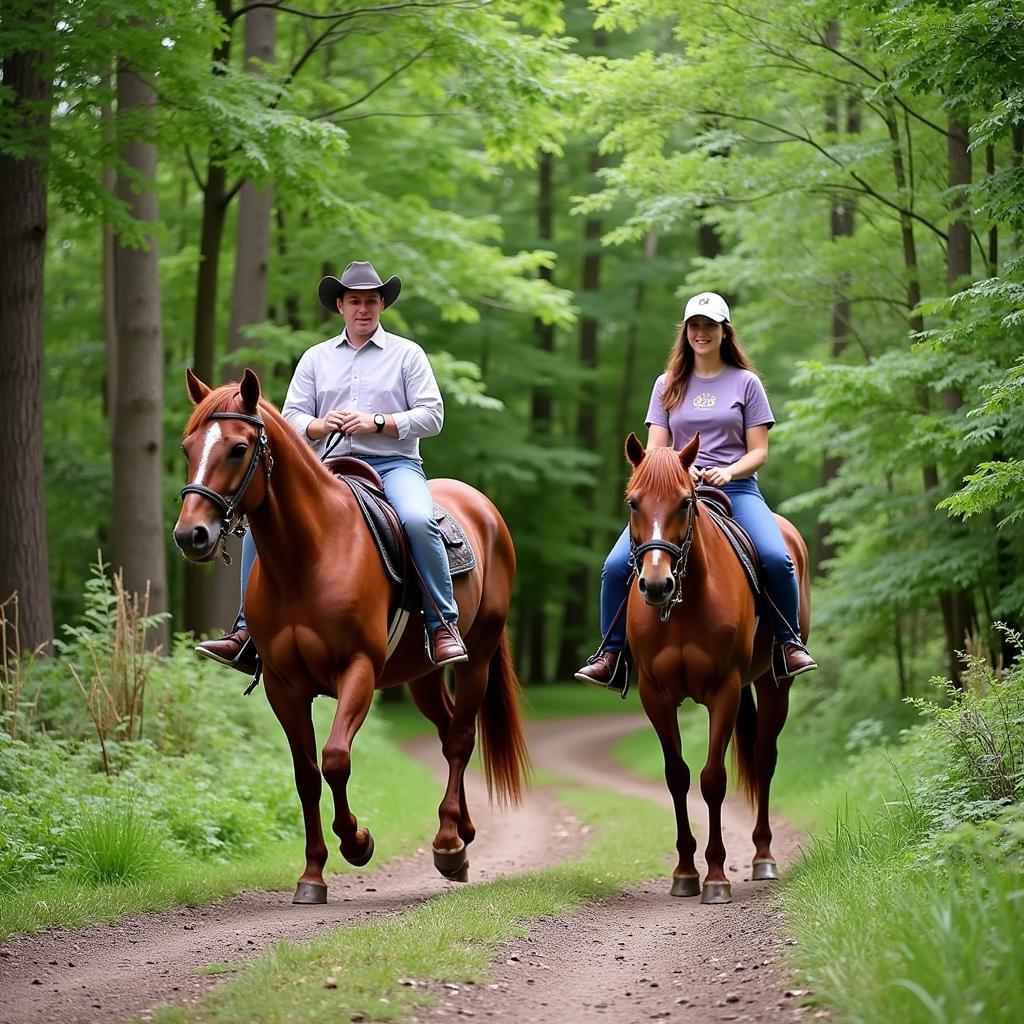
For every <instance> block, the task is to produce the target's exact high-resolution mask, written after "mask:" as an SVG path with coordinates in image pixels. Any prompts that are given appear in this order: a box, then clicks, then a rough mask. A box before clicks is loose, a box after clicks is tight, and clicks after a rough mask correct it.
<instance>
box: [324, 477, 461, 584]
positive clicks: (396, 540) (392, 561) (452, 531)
mask: <svg viewBox="0 0 1024 1024" xmlns="http://www.w3.org/2000/svg"><path fill="white" fill-rule="evenodd" d="M339 479H341V480H344V481H345V483H346V484H348V486H349V488H350V489H351V490H352V494H353V495H354V496H355V499H356V502H357V504H358V505H359V508H360V511H361V512H362V513H363V518H364V519H365V520H366V525H367V527H368V528H369V530H370V535H371V536H372V537H373V540H374V543H375V544H376V545H377V550H378V551H379V552H380V557H381V561H382V562H383V563H384V568H385V569H386V570H387V574H388V575H389V576H390V577H391V579H392V580H393V581H394V582H395V583H397V584H402V583H405V582H406V579H407V578H408V575H409V565H408V562H409V558H408V542H407V541H406V538H405V531H404V530H403V529H402V525H401V523H400V522H399V520H398V515H397V513H396V512H395V510H394V509H393V508H392V507H391V505H389V504H388V502H387V500H386V499H385V497H384V495H383V494H382V493H381V492H380V491H379V490H378V489H377V488H376V487H373V486H372V485H370V484H368V483H366V482H365V481H364V480H361V479H358V478H353V477H348V476H342V477H340V478H339ZM433 515H434V521H435V522H436V523H437V526H438V529H439V530H440V531H441V539H442V540H443V541H444V550H445V553H446V554H447V555H448V569H449V571H450V572H451V574H452V576H458V575H461V574H462V573H467V572H470V571H471V570H473V569H475V568H476V556H475V554H474V553H473V548H472V547H471V546H470V543H469V541H468V540H467V539H466V534H465V532H464V531H463V529H462V526H461V524H460V523H459V521H458V520H457V519H456V518H455V517H454V516H453V515H452V514H451V513H450V512H449V511H448V510H447V509H444V508H442V507H441V506H440V505H436V504H435V505H434V512H433Z"/></svg>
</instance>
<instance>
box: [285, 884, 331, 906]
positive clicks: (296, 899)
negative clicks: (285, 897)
mask: <svg viewBox="0 0 1024 1024" xmlns="http://www.w3.org/2000/svg"><path fill="white" fill-rule="evenodd" d="M326 902H327V886H326V885H322V884H321V883H320V882H299V884H298V885H297V886H295V895H294V896H293V897H292V903H304V904H307V905H308V904H316V903H326Z"/></svg>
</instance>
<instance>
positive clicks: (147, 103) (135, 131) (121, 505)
mask: <svg viewBox="0 0 1024 1024" xmlns="http://www.w3.org/2000/svg"><path fill="white" fill-rule="evenodd" d="M155 103H156V97H155V93H154V91H153V89H152V88H151V87H150V85H149V84H148V83H147V82H146V81H144V79H143V78H142V76H141V75H140V74H139V73H138V71H137V70H136V69H135V68H134V67H133V66H132V65H131V64H130V63H123V64H122V65H121V67H120V68H119V69H118V72H117V116H118V120H119V122H120V123H121V125H122V126H131V127H130V128H126V133H127V138H125V140H124V142H123V145H122V146H121V162H122V166H123V168H124V170H123V171H122V173H121V174H120V175H119V176H118V186H117V194H118V198H119V199H120V200H121V201H122V202H123V203H124V204H125V206H126V207H127V209H128V210H129V212H130V215H131V217H132V219H133V220H135V221H137V222H139V224H140V226H142V227H144V229H146V230H147V231H148V232H149V233H148V234H146V235H145V236H144V237H145V240H144V242H143V244H142V246H141V247H138V248H133V247H129V246H127V245H125V244H124V239H123V237H120V236H119V237H118V239H117V244H116V247H115V256H114V262H115V268H116V270H115V289H114V290H115V304H116V307H117V336H118V346H117V400H116V405H115V410H114V434H113V456H114V474H113V475H114V484H113V506H114V508H113V535H112V564H113V567H114V569H115V571H116V570H118V569H120V570H122V571H123V573H124V585H125V589H126V590H127V591H128V592H129V593H133V594H137V595H140V596H141V595H145V594H147V593H148V609H149V612H150V613H156V612H163V611H166V610H167V566H166V554H165V547H164V545H165V543H166V532H165V530H164V518H163V408H164V405H163V399H164V389H163V364H164V352H163V331H162V326H161V314H160V265H159V249H158V246H157V239H156V236H155V234H153V231H152V229H153V227H154V226H155V225H156V224H157V221H158V219H159V212H158V207H157V197H156V192H155V187H156V167H157V148H156V145H155V143H154V142H153V141H152V130H153V121H154V107H155ZM169 637H170V632H169V626H168V624H167V623H166V622H164V623H162V624H161V625H160V626H159V627H158V628H157V629H156V630H154V632H153V634H152V635H151V638H150V639H151V641H152V642H153V643H155V644H160V645H162V646H163V648H164V650H166V649H167V645H168V640H169Z"/></svg>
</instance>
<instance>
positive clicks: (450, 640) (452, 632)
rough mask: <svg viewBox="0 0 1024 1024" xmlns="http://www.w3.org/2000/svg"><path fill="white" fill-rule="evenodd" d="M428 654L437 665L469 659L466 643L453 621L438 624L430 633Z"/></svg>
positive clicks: (452, 663) (451, 663)
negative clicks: (441, 624)
mask: <svg viewBox="0 0 1024 1024" xmlns="http://www.w3.org/2000/svg"><path fill="white" fill-rule="evenodd" d="M427 654H428V656H429V657H430V660H431V661H432V662H433V663H434V664H435V665H454V664H455V663H456V662H459V661H469V655H468V654H467V653H466V645H465V643H463V640H462V637H461V636H460V635H459V628H458V626H456V625H455V624H454V623H451V622H449V623H447V624H446V625H443V626H438V627H437V629H435V630H434V631H433V632H432V633H431V634H430V643H429V645H428V648H427Z"/></svg>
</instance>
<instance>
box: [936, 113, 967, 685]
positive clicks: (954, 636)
mask: <svg viewBox="0 0 1024 1024" xmlns="http://www.w3.org/2000/svg"><path fill="white" fill-rule="evenodd" d="M969 141H970V140H969V132H968V127H967V123H966V120H963V121H961V120H958V119H956V118H950V121H949V135H948V142H947V147H948V149H947V151H948V155H949V177H948V183H949V187H950V188H951V189H954V188H960V187H963V186H966V185H970V184H971V176H972V175H971V154H970V151H969V149H968V145H969ZM967 210H968V205H967V198H966V197H965V196H964V195H958V194H954V195H953V197H952V198H951V200H950V214H951V220H950V224H949V242H948V244H947V247H946V252H947V257H946V283H947V285H948V286H949V289H950V292H951V293H952V292H955V291H956V290H957V289H958V288H959V287H960V286H962V284H963V282H964V281H965V280H966V279H967V278H969V277H970V275H971V225H970V222H969V221H968V220H967V219H966V217H965V216H964V214H966V212H967ZM943 397H944V403H945V406H946V410H947V412H950V413H955V412H956V411H957V410H958V409H959V408H960V407H961V406H962V405H963V395H962V394H961V392H960V390H959V389H958V388H950V389H949V390H947V391H946V392H945V395H944V396H943ZM962 475H963V474H962V473H957V474H956V477H957V480H959V479H960V478H961V477H962ZM939 605H940V607H941V609H942V622H943V626H944V627H945V632H946V657H947V659H948V663H949V677H950V679H952V680H953V681H954V682H955V683H957V684H958V685H959V684H960V682H961V674H960V659H959V657H958V655H957V651H960V650H964V649H965V644H964V641H965V638H966V637H967V636H968V634H969V633H970V631H971V630H972V628H973V627H974V625H975V619H976V609H975V605H974V598H973V595H972V594H971V593H970V591H968V590H965V589H963V588H962V587H953V588H952V589H950V590H948V591H944V592H943V593H942V594H940V595H939Z"/></svg>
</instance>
